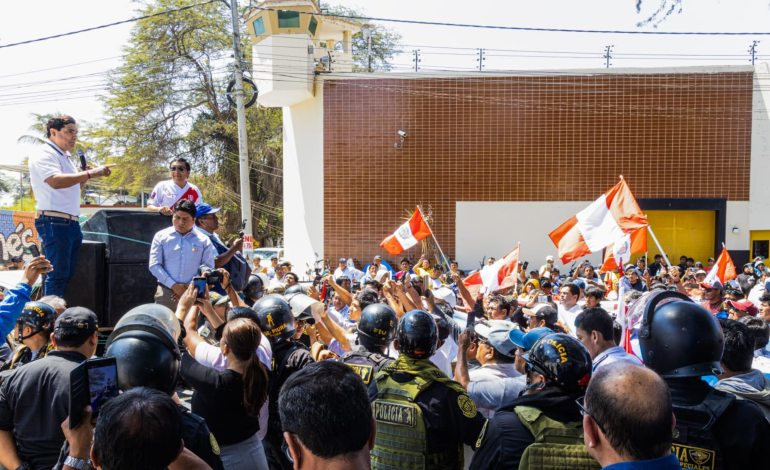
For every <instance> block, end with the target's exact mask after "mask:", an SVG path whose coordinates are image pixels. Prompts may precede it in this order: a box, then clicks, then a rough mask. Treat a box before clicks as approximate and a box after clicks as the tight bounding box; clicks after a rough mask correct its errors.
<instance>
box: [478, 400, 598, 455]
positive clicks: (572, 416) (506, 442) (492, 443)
mask: <svg viewBox="0 0 770 470" xmlns="http://www.w3.org/2000/svg"><path fill="white" fill-rule="evenodd" d="M581 394H582V393H577V394H567V393H566V392H564V391H562V390H561V389H551V390H543V391H541V392H537V393H532V394H528V395H522V396H520V397H518V398H517V399H516V400H514V401H513V402H511V404H510V405H508V406H506V407H505V408H503V409H501V410H500V411H498V412H497V413H495V416H493V417H492V418H491V419H490V420H489V421H488V422H487V427H486V429H485V430H484V434H483V435H482V436H481V438H480V440H479V444H480V445H479V447H478V448H477V449H476V453H475V454H473V460H472V461H471V465H470V470H483V469H487V468H494V469H498V470H503V469H510V470H516V469H518V468H519V463H520V461H521V456H522V455H523V454H524V451H525V450H526V449H527V447H529V446H530V445H532V444H534V442H535V436H534V435H533V434H532V432H531V431H530V430H529V429H527V427H526V426H524V424H523V423H522V422H521V419H519V415H517V414H516V412H515V411H514V410H513V409H514V407H516V406H529V407H532V408H537V409H539V410H541V411H542V412H543V414H545V416H547V417H548V418H550V419H552V420H554V421H559V422H561V423H570V422H576V421H582V420H583V418H582V416H581V415H580V409H579V408H578V406H577V404H576V403H575V400H576V399H577V398H579V397H580V395H581Z"/></svg>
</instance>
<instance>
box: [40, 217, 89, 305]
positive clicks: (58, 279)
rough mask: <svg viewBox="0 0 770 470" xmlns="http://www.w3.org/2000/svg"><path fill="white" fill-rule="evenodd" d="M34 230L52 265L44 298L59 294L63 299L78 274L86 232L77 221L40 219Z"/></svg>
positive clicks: (46, 279) (50, 218)
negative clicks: (73, 275)
mask: <svg viewBox="0 0 770 470" xmlns="http://www.w3.org/2000/svg"><path fill="white" fill-rule="evenodd" d="M35 228H36V229H37V233H38V235H39V236H40V241H41V242H42V243H43V249H44V250H45V257H46V259H47V260H48V261H50V262H51V264H52V265H53V271H51V272H50V273H49V274H48V275H47V276H46V278H45V286H44V287H45V295H58V296H59V297H62V298H64V291H65V290H67V282H69V280H70V277H71V276H72V274H73V273H74V272H75V267H76V266H77V264H78V257H79V256H80V245H81V243H82V242H83V232H81V231H80V223H79V222H78V221H76V220H70V219H65V218H62V217H49V216H44V215H41V216H38V218H37V219H35Z"/></svg>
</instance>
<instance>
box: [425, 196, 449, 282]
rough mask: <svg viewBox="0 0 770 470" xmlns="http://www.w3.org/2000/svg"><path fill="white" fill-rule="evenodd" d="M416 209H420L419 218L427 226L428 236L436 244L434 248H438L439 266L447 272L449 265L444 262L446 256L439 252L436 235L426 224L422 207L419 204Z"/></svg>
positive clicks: (439, 247)
mask: <svg viewBox="0 0 770 470" xmlns="http://www.w3.org/2000/svg"><path fill="white" fill-rule="evenodd" d="M417 208H418V209H420V217H422V221H423V222H424V223H425V225H427V226H428V230H430V234H431V236H432V237H433V241H434V242H436V248H438V252H439V253H440V254H441V264H442V266H444V270H446V271H449V265H448V264H447V261H446V256H445V255H444V252H443V251H442V250H441V245H439V244H438V239H437V238H436V234H435V233H433V229H432V228H431V227H430V225H429V224H428V221H427V220H425V215H424V214H425V211H423V210H422V206H420V205H419V204H418V205H417Z"/></svg>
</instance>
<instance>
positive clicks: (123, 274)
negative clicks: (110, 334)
mask: <svg viewBox="0 0 770 470" xmlns="http://www.w3.org/2000/svg"><path fill="white" fill-rule="evenodd" d="M148 264H149V263H148V262H147V261H145V262H144V263H130V264H128V263H124V264H116V263H108V264H107V269H106V270H107V273H106V274H107V282H106V287H107V289H106V291H105V296H106V299H105V302H104V305H105V308H104V311H105V318H104V320H103V323H104V325H103V326H109V327H112V326H115V324H116V323H117V322H118V320H120V317H122V316H123V315H124V314H125V313H126V312H128V311H129V310H131V309H132V308H134V307H137V306H139V305H143V304H151V303H153V302H155V291H156V290H157V288H158V280H157V279H155V276H153V275H152V273H151V272H150V270H149V268H148V267H147V266H148Z"/></svg>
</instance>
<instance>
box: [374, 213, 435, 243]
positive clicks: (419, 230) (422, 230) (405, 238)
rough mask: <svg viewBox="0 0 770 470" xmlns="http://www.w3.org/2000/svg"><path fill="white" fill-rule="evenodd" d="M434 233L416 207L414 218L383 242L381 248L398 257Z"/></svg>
mask: <svg viewBox="0 0 770 470" xmlns="http://www.w3.org/2000/svg"><path fill="white" fill-rule="evenodd" d="M432 233H433V232H431V231H430V227H428V224H426V223H425V220H423V218H422V214H420V208H419V207H416V208H415V209H414V214H412V217H411V218H410V219H409V220H408V221H407V222H406V223H405V224H404V225H402V226H401V227H399V228H398V230H396V231H395V233H393V235H391V236H389V237H388V238H386V239H385V240H383V241H382V243H380V246H381V247H383V248H385V250H387V252H388V253H390V254H391V255H397V254H399V253H402V252H403V251H404V250H408V249H409V248H411V247H413V246H414V245H416V244H417V242H419V241H420V240H422V239H423V238H425V237H427V236H429V235H431V234H432Z"/></svg>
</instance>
